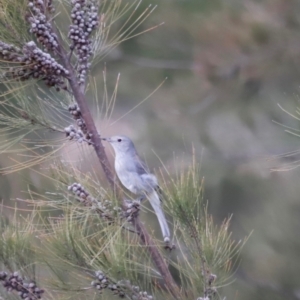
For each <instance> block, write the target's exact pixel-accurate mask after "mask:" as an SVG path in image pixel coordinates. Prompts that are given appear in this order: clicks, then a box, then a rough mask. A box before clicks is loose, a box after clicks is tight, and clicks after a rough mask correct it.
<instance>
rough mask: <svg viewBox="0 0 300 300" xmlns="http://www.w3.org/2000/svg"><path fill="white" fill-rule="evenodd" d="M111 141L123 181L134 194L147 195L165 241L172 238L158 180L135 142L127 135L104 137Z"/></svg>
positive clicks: (120, 177)
mask: <svg viewBox="0 0 300 300" xmlns="http://www.w3.org/2000/svg"><path fill="white" fill-rule="evenodd" d="M103 140H106V141H107V142H109V143H110V144H111V145H112V147H113V148H114V151H115V170H116V173H117V175H118V178H119V180H120V181H121V183H122V184H123V185H124V186H125V187H126V188H127V189H128V190H129V191H131V192H132V193H133V194H136V195H139V196H143V197H147V198H148V199H149V202H150V204H151V205H152V207H153V209H154V211H155V213H156V216H157V219H158V222H159V225H160V228H161V232H162V235H163V237H164V241H165V242H168V241H169V240H170V230H169V226H168V223H167V220H166V217H165V214H164V212H163V210H162V207H161V200H160V198H159V195H158V194H157V190H158V182H157V178H156V176H155V175H153V174H151V173H150V172H149V170H148V168H147V166H146V165H145V163H144V162H143V161H142V160H141V159H140V157H139V155H138V153H137V151H136V149H135V147H134V144H133V142H132V141H131V140H130V139H129V138H128V137H126V136H123V135H116V136H112V137H109V138H103Z"/></svg>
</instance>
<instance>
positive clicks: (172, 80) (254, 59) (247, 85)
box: [94, 0, 300, 300]
mask: <svg viewBox="0 0 300 300" xmlns="http://www.w3.org/2000/svg"><path fill="white" fill-rule="evenodd" d="M149 4H152V5H155V4H157V5H158V7H157V8H156V11H155V12H154V13H153V14H152V15H151V16H150V18H149V19H147V21H146V22H145V23H144V24H143V25H142V27H141V28H140V29H139V31H142V30H146V29H147V28H151V27H152V26H155V25H157V24H160V23H162V22H165V23H164V25H163V26H160V27H158V28H156V29H155V30H152V31H150V32H149V33H146V34H143V35H141V36H138V37H136V38H134V39H132V40H128V41H127V42H125V43H123V44H121V46H119V47H118V48H116V49H115V50H114V51H113V52H111V53H110V54H109V55H108V56H107V57H106V58H105V60H104V61H105V62H106V67H107V77H108V80H107V82H108V86H109V90H110V91H112V90H113V88H114V84H115V81H116V78H117V75H118V73H119V72H120V73H121V77H120V82H119V89H118V96H117V102H116V106H115V109H114V112H113V115H112V118H111V119H110V121H109V122H107V123H106V125H105V126H104V128H102V133H103V134H105V135H111V134H117V133H121V134H126V135H128V136H130V137H131V138H132V139H133V140H134V141H135V143H136V145H137V148H138V150H139V152H140V154H141V155H142V156H144V157H145V158H146V160H147V163H148V165H149V166H150V167H151V168H159V167H161V161H162V162H163V164H165V165H166V167H167V168H169V169H170V170H172V169H174V166H175V165H176V162H178V161H180V163H182V162H183V163H185V162H186V164H189V163H190V161H191V157H192V153H193V147H194V149H195V150H194V151H195V155H196V159H197V161H198V162H199V163H200V164H201V175H202V176H203V177H204V178H205V200H207V201H208V203H209V211H210V213H211V214H212V215H213V216H214V218H215V220H216V222H217V223H221V222H222V220H223V219H224V218H226V217H228V216H230V215H231V214H233V217H232V222H231V231H232V233H233V237H234V238H235V239H236V240H239V239H243V238H244V237H245V236H247V235H249V234H250V233H251V232H252V231H253V233H252V234H251V237H250V239H249V241H248V242H247V243H246V245H245V247H244V248H243V251H242V254H241V261H240V265H239V267H238V268H237V271H236V272H235V274H234V276H233V277H232V280H233V281H234V282H233V283H232V284H231V285H229V286H227V287H224V289H223V290H222V293H221V294H222V295H224V296H226V297H227V298H226V299H243V300H247V299H257V300H259V299H273V300H276V299H300V259H299V258H300V234H299V231H300V200H299V195H300V185H299V180H300V168H295V169H294V170H289V171H287V169H289V168H291V167H294V166H297V159H299V157H298V153H297V151H298V150H299V145H300V138H299V137H297V136H293V135H291V134H288V133H287V132H285V128H284V127H283V126H282V125H279V124H280V123H281V124H283V125H285V126H290V127H292V128H295V129H296V130H297V129H300V128H299V125H300V122H299V121H297V120H295V119H294V118H292V117H291V116H289V115H288V114H287V113H286V112H284V111H283V110H282V109H281V108H280V107H279V106H278V104H279V105H280V106H281V107H282V108H284V109H285V110H287V111H289V112H291V113H293V114H294V113H295V111H296V108H297V106H298V105H299V92H300V89H299V87H300V1H299V0H226V1H222V0H164V1H158V0H157V1H155V0H152V1H148V0H144V1H143V2H142V3H141V5H140V7H139V9H138V10H140V12H142V11H143V10H144V9H145V8H146V7H147V6H148V5H149ZM138 12H139V11H138ZM138 12H137V13H138ZM103 66H104V63H103V62H101V63H100V64H99V65H98V67H97V68H95V70H94V75H95V76H97V75H99V76H102V75H101V73H102V70H103ZM166 77H167V78H168V79H167V80H166V81H165V82H164V84H163V85H162V87H160V88H159V89H158V90H157V91H156V92H155V93H154V94H153V95H152V96H151V97H150V98H149V99H147V100H146V101H145V102H143V103H142V104H141V105H139V106H138V107H136V108H135V109H134V110H133V111H132V112H130V113H128V112H129V111H130V110H131V109H132V108H134V107H135V106H136V105H138V104H140V103H141V102H142V101H143V100H144V99H145V98H146V97H147V96H148V95H150V94H151V93H152V92H153V91H154V90H155V89H156V88H157V86H159V84H161V83H162V82H163V81H164V80H165V78H166ZM102 92H103V90H102V87H100V86H99V94H101V93H102ZM127 113H128V114H127ZM120 118H121V119H120ZM278 123H279V124H278ZM291 151H292V152H295V153H293V155H289V152H291ZM158 158H159V159H158ZM160 160H161V161H160ZM272 169H279V170H280V171H281V172H279V171H277V172H274V171H272Z"/></svg>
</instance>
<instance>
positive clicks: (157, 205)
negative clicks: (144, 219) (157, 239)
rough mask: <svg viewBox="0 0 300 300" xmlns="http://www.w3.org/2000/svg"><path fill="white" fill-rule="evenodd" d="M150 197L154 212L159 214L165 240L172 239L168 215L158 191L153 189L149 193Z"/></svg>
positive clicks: (158, 217)
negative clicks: (162, 205) (163, 208)
mask: <svg viewBox="0 0 300 300" xmlns="http://www.w3.org/2000/svg"><path fill="white" fill-rule="evenodd" d="M148 199H149V201H150V203H151V205H152V207H153V209H154V212H155V214H156V216H157V219H158V222H159V225H160V229H161V233H162V235H163V238H164V241H165V242H169V241H170V229H169V226H168V223H167V220H166V216H165V214H164V212H163V210H162V207H161V201H160V199H159V196H158V194H157V192H156V191H153V192H152V193H151V194H149V195H148Z"/></svg>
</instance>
